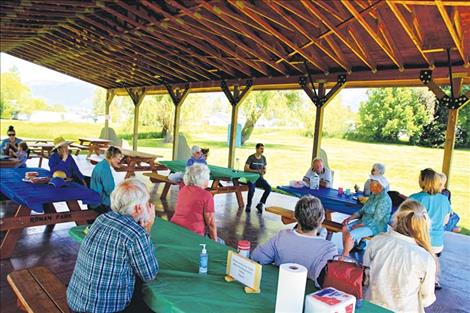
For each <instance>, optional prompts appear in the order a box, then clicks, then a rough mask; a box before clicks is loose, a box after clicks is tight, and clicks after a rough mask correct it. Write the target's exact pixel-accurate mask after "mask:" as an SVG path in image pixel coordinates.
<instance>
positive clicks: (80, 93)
mask: <svg viewBox="0 0 470 313" xmlns="http://www.w3.org/2000/svg"><path fill="white" fill-rule="evenodd" d="M27 85H28V86H29V87H30V88H31V92H32V95H33V97H35V98H43V99H44V100H45V101H46V102H47V104H62V105H63V106H65V107H66V108H67V109H77V108H81V109H91V108H92V106H93V97H94V95H95V91H96V88H98V87H97V86H94V85H91V84H88V83H85V82H63V83H61V82H41V81H29V82H27Z"/></svg>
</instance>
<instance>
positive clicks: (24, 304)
mask: <svg viewBox="0 0 470 313" xmlns="http://www.w3.org/2000/svg"><path fill="white" fill-rule="evenodd" d="M7 281H8V283H9V284H10V286H11V288H12V289H13V291H14V292H15V294H16V296H17V297H18V306H19V307H20V308H21V309H23V310H24V311H26V312H37V313H45V312H47V313H68V312H70V310H69V307H68V305H67V297H66V287H65V285H64V284H63V283H62V282H61V281H60V280H59V279H58V278H57V276H55V275H54V274H53V273H51V271H49V269H47V268H46V267H43V266H40V267H33V268H29V269H24V270H19V271H15V272H11V273H10V274H8V275H7Z"/></svg>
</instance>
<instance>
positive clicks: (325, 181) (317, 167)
mask: <svg viewBox="0 0 470 313" xmlns="http://www.w3.org/2000/svg"><path fill="white" fill-rule="evenodd" d="M315 174H316V175H318V177H319V178H320V187H323V188H331V186H332V185H333V175H332V173H331V170H330V169H329V168H328V167H326V166H324V165H323V160H322V159H321V158H315V159H313V160H312V166H311V167H310V168H309V169H308V171H307V173H306V174H305V176H304V178H303V181H304V182H305V183H306V184H308V185H310V180H311V179H313V178H314V176H315Z"/></svg>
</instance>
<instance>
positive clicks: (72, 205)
mask: <svg viewBox="0 0 470 313" xmlns="http://www.w3.org/2000/svg"><path fill="white" fill-rule="evenodd" d="M66 203H67V206H68V208H69V210H70V211H81V210H82V208H81V207H80V204H78V201H66ZM75 224H77V225H87V224H88V223H87V222H75Z"/></svg>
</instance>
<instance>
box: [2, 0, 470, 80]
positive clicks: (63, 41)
mask: <svg viewBox="0 0 470 313" xmlns="http://www.w3.org/2000/svg"><path fill="white" fill-rule="evenodd" d="M0 19H1V20H0V45H1V51H2V52H6V53H8V54H10V55H13V56H16V57H19V58H22V59H24V60H27V61H30V62H34V63H36V64H39V65H42V66H45V67H48V68H50V69H53V70H56V71H59V72H62V73H65V74H68V75H70V76H73V77H76V78H79V79H82V80H84V81H87V82H90V83H92V84H95V85H99V86H102V87H104V88H120V87H124V86H125V87H137V86H158V85H160V84H161V83H162V82H163V81H165V82H167V83H171V84H178V83H185V82H192V83H193V84H194V85H195V86H196V85H197V86H200V87H201V89H203V88H204V87H206V88H207V87H209V86H212V85H217V84H218V83H217V82H220V80H222V79H228V80H230V79H245V78H254V79H255V83H256V81H258V82H264V84H265V86H268V85H282V84H286V83H288V82H291V81H295V80H296V79H297V78H296V77H298V76H299V75H304V74H305V73H306V71H307V70H306V68H308V70H309V72H310V73H311V74H312V75H313V76H314V77H315V79H326V80H331V81H334V80H336V75H337V74H340V73H346V74H348V75H349V78H348V81H351V80H352V81H357V82H360V83H359V85H360V84H361V83H362V84H364V86H366V85H367V86H371V85H374V81H386V80H393V79H395V78H397V77H398V78H402V79H403V81H405V80H406V79H405V78H407V79H410V80H411V78H410V77H411V76H410V75H414V76H413V77H412V78H413V81H415V82H419V80H418V73H419V70H421V69H427V68H431V69H436V71H435V73H437V74H435V75H434V76H435V77H436V78H437V76H439V77H445V76H446V75H447V74H446V70H447V51H446V49H451V50H450V55H451V62H452V64H453V66H454V68H455V69H456V70H457V71H459V72H461V73H463V75H464V76H465V75H466V74H467V73H469V71H470V66H469V59H470V1H467V0H461V1H458V0H456V1H445V0H442V1H439V0H437V1H427V0H421V1H419V0H354V1H351V0H348V1H340V0H318V1H312V0H299V1H294V0H291V1H285V0H272V1H270V0H256V1H255V0H251V1H236V0H227V1H215V0H214V1H202V0H173V1H170V0H166V1H149V0H141V1H133V0H113V1H102V0H100V1H90V0H84V1H78V0H75V1H66V0H55V1H42V0H41V1H36V0H21V1H20V0H18V1H7V0H4V1H1V2H0ZM436 75H437V76H436ZM465 81H466V82H468V77H467V78H465ZM365 82H369V83H368V84H366V83H365Z"/></svg>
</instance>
